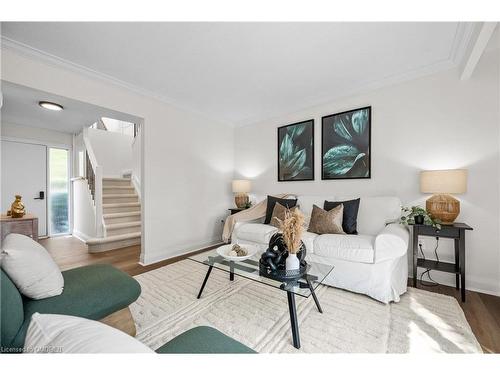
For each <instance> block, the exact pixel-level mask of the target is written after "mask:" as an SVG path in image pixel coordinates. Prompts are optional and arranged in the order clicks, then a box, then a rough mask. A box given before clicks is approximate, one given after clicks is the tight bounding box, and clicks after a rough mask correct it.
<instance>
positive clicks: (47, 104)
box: [38, 101, 64, 111]
mask: <svg viewBox="0 0 500 375" xmlns="http://www.w3.org/2000/svg"><path fill="white" fill-rule="evenodd" d="M38 105H39V106H40V107H42V108H45V109H49V110H51V111H62V110H63V109H64V107H63V106H62V105H60V104H57V103H52V102H45V101H41V102H38Z"/></svg>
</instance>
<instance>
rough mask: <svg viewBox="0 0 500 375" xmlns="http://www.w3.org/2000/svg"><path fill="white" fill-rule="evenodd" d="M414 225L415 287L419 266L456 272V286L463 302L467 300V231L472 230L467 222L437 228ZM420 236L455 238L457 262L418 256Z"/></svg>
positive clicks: (415, 285) (414, 285)
mask: <svg viewBox="0 0 500 375" xmlns="http://www.w3.org/2000/svg"><path fill="white" fill-rule="evenodd" d="M412 227H413V287H414V288H416V287H417V267H422V268H428V269H431V270H436V271H442V272H448V273H454V274H455V287H456V288H457V289H459V287H460V292H461V294H462V302H465V231H466V230H472V228H471V227H470V226H468V225H467V224H465V223H453V224H451V225H442V226H441V229H439V230H438V229H436V228H434V227H432V226H430V225H419V224H414V225H412ZM418 236H430V237H439V238H453V239H454V240H455V263H447V262H441V261H439V262H438V261H435V260H430V259H422V258H419V257H418Z"/></svg>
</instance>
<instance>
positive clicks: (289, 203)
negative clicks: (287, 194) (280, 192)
mask: <svg viewBox="0 0 500 375" xmlns="http://www.w3.org/2000/svg"><path fill="white" fill-rule="evenodd" d="M276 203H279V204H281V205H282V206H285V207H286V208H292V207H295V206H296V205H297V199H284V198H277V197H272V196H270V195H268V196H267V208H266V220H264V224H269V223H270V222H271V218H272V216H273V210H274V205H275V204H276Z"/></svg>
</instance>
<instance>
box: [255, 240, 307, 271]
mask: <svg viewBox="0 0 500 375" xmlns="http://www.w3.org/2000/svg"><path fill="white" fill-rule="evenodd" d="M287 257H288V249H287V247H286V245H285V241H284V240H283V234H281V233H275V234H274V235H273V236H272V237H271V239H270V240H269V247H268V248H267V250H266V251H265V252H264V253H263V254H262V256H261V257H260V264H261V265H263V266H264V267H265V268H267V269H269V270H270V271H271V272H275V271H277V270H284V269H285V260H286V258H287ZM297 257H298V258H299V260H300V264H301V265H302V266H305V265H306V261H305V259H306V246H305V245H304V242H302V241H301V245H300V250H299V252H298V253H297Z"/></svg>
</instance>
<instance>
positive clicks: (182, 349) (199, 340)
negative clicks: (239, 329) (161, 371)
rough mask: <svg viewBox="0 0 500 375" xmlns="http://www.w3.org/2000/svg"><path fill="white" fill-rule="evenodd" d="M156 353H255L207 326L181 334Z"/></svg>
mask: <svg viewBox="0 0 500 375" xmlns="http://www.w3.org/2000/svg"><path fill="white" fill-rule="evenodd" d="M156 352H157V353H160V354H219V353H225V354H246V353H255V351H253V350H252V349H250V348H249V347H247V346H245V345H243V344H242V343H240V342H239V341H236V340H234V339H232V338H231V337H229V336H226V335H224V334H223V333H221V332H219V331H217V330H216V329H215V328H212V327H205V326H201V327H195V328H192V329H190V330H188V331H186V332H184V333H182V334H180V335H179V336H177V337H175V338H174V339H172V340H170V341H169V342H167V343H166V344H164V345H163V346H161V347H160V348H158V349H156Z"/></svg>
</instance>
